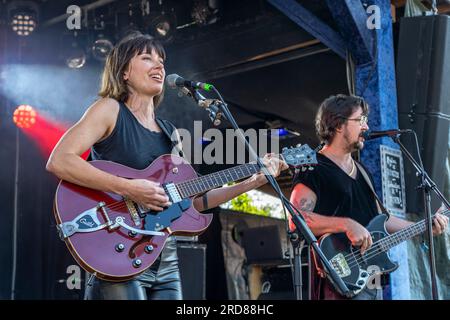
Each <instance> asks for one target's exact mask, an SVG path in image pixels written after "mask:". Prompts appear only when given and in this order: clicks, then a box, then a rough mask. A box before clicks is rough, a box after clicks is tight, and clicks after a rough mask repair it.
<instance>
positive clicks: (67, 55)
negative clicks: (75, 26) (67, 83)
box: [61, 32, 86, 69]
mask: <svg viewBox="0 0 450 320" xmlns="http://www.w3.org/2000/svg"><path fill="white" fill-rule="evenodd" d="M61 44H62V46H63V48H62V52H63V57H64V60H65V63H66V65H67V66H68V67H69V68H71V69H79V68H82V67H83V66H84V65H85V63H86V53H85V50H84V49H83V45H82V43H81V39H80V37H79V36H78V34H77V32H74V33H73V34H72V35H70V36H67V35H65V36H64V37H63V40H62V43H61Z"/></svg>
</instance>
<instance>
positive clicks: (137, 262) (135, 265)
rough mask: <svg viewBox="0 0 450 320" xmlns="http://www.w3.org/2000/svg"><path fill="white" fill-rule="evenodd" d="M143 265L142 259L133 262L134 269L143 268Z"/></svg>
mask: <svg viewBox="0 0 450 320" xmlns="http://www.w3.org/2000/svg"><path fill="white" fill-rule="evenodd" d="M141 264H142V260H141V259H136V260H133V267H135V268H139V267H140V266H141Z"/></svg>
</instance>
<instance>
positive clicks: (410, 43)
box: [397, 15, 450, 213]
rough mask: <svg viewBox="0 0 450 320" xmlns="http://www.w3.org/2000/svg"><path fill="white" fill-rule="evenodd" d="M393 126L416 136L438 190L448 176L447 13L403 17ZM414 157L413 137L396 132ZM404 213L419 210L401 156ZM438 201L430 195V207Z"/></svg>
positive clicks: (407, 165)
mask: <svg viewBox="0 0 450 320" xmlns="http://www.w3.org/2000/svg"><path fill="white" fill-rule="evenodd" d="M397 87H398V109H399V126H400V128H401V129H413V130H414V131H415V132H416V133H417V136H418V141H419V148H420V153H421V156H422V160H423V163H424V167H425V170H426V171H427V173H428V174H429V176H430V177H431V178H432V179H433V180H434V181H435V182H436V185H437V187H438V188H439V190H441V191H442V192H443V193H444V190H443V187H444V185H445V183H446V179H448V172H447V168H446V164H447V161H448V149H449V120H450V99H449V95H448V88H449V87H450V17H449V16H441V15H437V16H424V17H412V18H403V19H401V21H400V35H399V43H398V56H397ZM402 142H403V143H404V144H405V146H406V148H407V149H408V150H409V151H410V152H411V153H412V154H413V155H414V156H415V158H417V152H416V145H415V142H414V139H413V138H412V137H410V136H409V135H405V136H403V137H402ZM404 168H405V184H406V201H407V210H408V212H415V213H422V212H423V199H422V198H423V197H422V194H421V193H420V192H417V190H416V187H417V185H418V180H417V177H416V175H415V173H416V171H415V169H414V168H413V166H412V165H410V163H409V160H408V159H406V158H405V157H404ZM438 206H439V201H438V200H437V199H436V197H434V196H433V205H432V207H433V209H436V208H437V207H438Z"/></svg>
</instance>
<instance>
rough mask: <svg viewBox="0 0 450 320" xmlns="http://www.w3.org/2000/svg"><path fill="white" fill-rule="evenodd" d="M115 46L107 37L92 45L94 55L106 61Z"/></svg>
mask: <svg viewBox="0 0 450 320" xmlns="http://www.w3.org/2000/svg"><path fill="white" fill-rule="evenodd" d="M113 47H114V45H113V44H112V42H111V41H110V40H108V39H106V38H100V39H97V40H95V42H94V44H93V45H92V55H93V56H94V58H95V59H97V60H99V61H105V60H106V57H107V56H108V54H109V53H110V52H111V50H112V49H113Z"/></svg>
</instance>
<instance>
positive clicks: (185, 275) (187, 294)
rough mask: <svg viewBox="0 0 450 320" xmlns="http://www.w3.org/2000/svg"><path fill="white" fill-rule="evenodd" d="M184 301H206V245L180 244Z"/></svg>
mask: <svg viewBox="0 0 450 320" xmlns="http://www.w3.org/2000/svg"><path fill="white" fill-rule="evenodd" d="M178 259H179V264H180V277H181V285H182V290H183V299H184V300H205V281H206V244H198V243H195V244H193V243H178Z"/></svg>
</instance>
